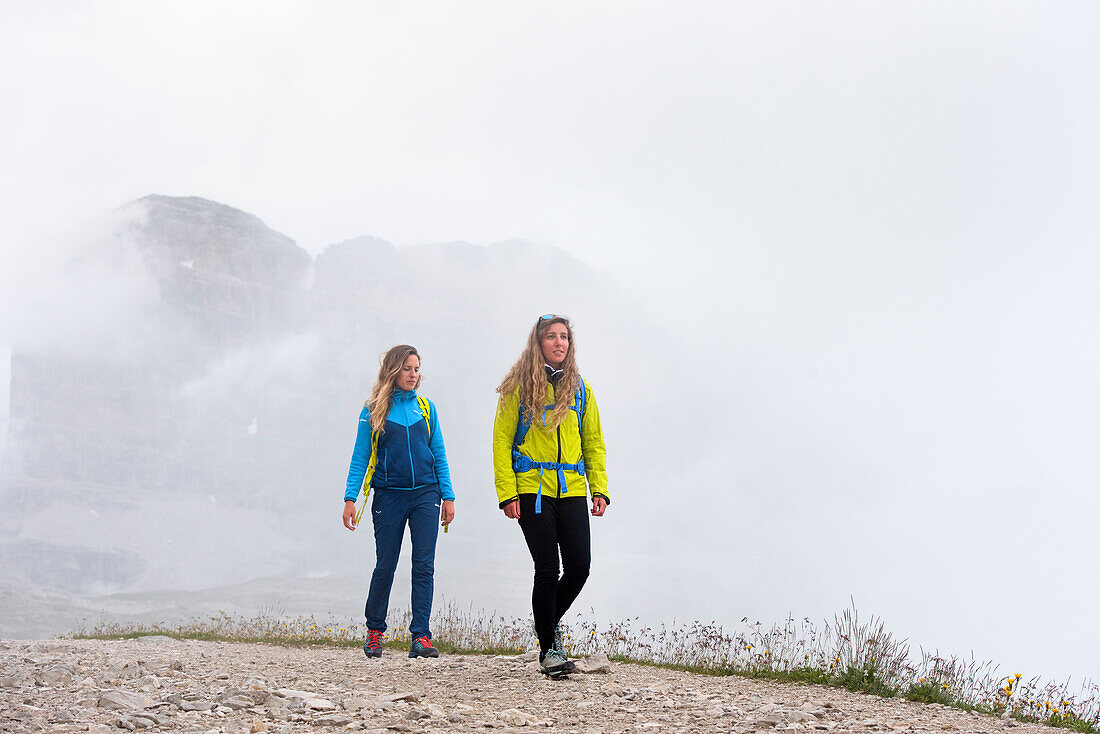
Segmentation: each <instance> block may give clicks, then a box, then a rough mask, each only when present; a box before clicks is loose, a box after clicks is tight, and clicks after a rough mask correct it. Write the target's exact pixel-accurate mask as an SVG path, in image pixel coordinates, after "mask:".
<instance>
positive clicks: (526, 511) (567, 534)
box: [519, 494, 592, 655]
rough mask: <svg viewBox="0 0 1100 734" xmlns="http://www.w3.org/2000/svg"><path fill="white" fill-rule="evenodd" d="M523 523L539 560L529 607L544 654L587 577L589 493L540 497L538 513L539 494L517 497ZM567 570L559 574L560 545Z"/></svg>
mask: <svg viewBox="0 0 1100 734" xmlns="http://www.w3.org/2000/svg"><path fill="white" fill-rule="evenodd" d="M519 511H520V515H519V526H520V528H521V529H522V530H523V537H524V538H525V539H526V540H527V548H528V549H530V551H531V558H532V560H534V562H535V588H534V590H533V591H532V592H531V608H532V610H533V611H534V615H535V633H536V634H538V636H539V647H540V648H542V654H543V655H545V654H546V651H547V650H549V649H550V648H551V647H552V646H553V644H554V627H556V626H557V624H558V622H560V621H561V618H562V617H563V616H565V613H566V612H567V611H568V610H569V606H570V605H571V604H572V603H573V600H574V599H576V598H577V594H579V593H581V588H582V587H584V582H585V581H586V580H588V570H589V567H590V566H591V565H592V542H591V541H592V536H591V534H590V532H589V529H588V498H586V497H565V498H560V499H555V498H553V497H547V496H546V495H543V496H542V513H541V514H538V515H536V514H535V495H533V494H521V495H520V496H519ZM559 547H560V548H561V565H562V568H563V573H562V574H561V577H560V578H559V577H558V548H559Z"/></svg>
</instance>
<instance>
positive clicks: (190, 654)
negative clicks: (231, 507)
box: [0, 637, 1054, 734]
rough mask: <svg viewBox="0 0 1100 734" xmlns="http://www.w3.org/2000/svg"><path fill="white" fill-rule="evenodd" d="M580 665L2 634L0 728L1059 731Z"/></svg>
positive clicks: (761, 685)
mask: <svg viewBox="0 0 1100 734" xmlns="http://www.w3.org/2000/svg"><path fill="white" fill-rule="evenodd" d="M588 662H589V667H591V668H592V669H593V671H592V672H591V673H588V674H577V675H573V676H571V677H569V678H568V679H566V680H561V681H551V680H547V679H545V678H544V677H543V676H541V675H539V673H538V672H537V669H538V665H537V662H535V661H534V660H533V659H532V654H531V653H528V654H527V655H521V656H518V657H510V656H494V657H490V656H477V655H445V656H443V657H441V658H439V659H436V660H425V659H416V660H410V659H408V658H407V657H406V656H405V654H404V653H402V652H400V651H396V650H386V651H385V654H384V655H383V657H382V658H381V659H378V660H368V659H366V658H365V657H364V656H363V654H362V652H361V651H359V650H356V649H336V648H328V647H281V646H276V645H249V644H229V643H218V642H197V641H192V640H173V639H170V638H167V637H146V638H140V639H138V640H125V641H100V640H49V641H37V642H35V641H13V640H0V730H4V731H17V732H37V731H48V732H92V733H93V734H115V733H117V732H118V731H120V730H131V731H136V730H149V731H183V732H233V733H234V734H236V733H244V732H263V731H267V732H279V733H283V732H305V731H338V730H350V731H376V732H393V731H398V732H435V731H485V730H505V731H510V730H518V729H521V728H523V729H524V730H525V731H530V730H531V729H530V727H536V729H537V728H539V727H550V728H552V729H553V730H554V731H560V732H570V733H575V734H588V733H589V732H635V731H642V732H649V731H652V732H666V731H667V732H697V731H708V732H709V731H716V732H743V731H756V730H776V729H778V730H786V731H790V730H798V731H806V732H815V731H832V732H943V731H951V732H954V731H959V732H992V731H1005V730H1009V729H1011V730H1013V732H1014V734H1015V733H1017V732H1019V733H1021V734H1022V733H1023V732H1032V731H1036V732H1038V731H1045V732H1048V733H1050V732H1053V731H1054V730H1053V729H1050V728H1049V727H1045V726H1041V725H1037V724H1020V723H1018V722H1016V721H1014V720H1002V719H997V718H992V717H988V716H980V715H977V714H968V713H965V712H962V711H958V710H955V709H950V708H946V707H944V706H938V705H925V704H915V703H911V702H908V701H904V700H899V699H885V698H878V697H875V696H866V695H862V694H855V693H849V692H847V691H841V690H837V689H833V688H825V687H821V686H812V685H791V684H784V683H775V682H771V681H758V680H749V679H744V678H738V677H721V678H720V677H712V676H701V675H693V674H691V673H682V672H678V671H670V670H661V669H658V668H650V667H643V666H638V665H625V664H622V665H621V664H617V663H610V664H608V663H606V660H600V659H599V658H593V659H591V660H590V661H588ZM600 671H603V672H600Z"/></svg>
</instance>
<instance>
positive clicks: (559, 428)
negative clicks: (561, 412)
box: [550, 386, 565, 499]
mask: <svg viewBox="0 0 1100 734" xmlns="http://www.w3.org/2000/svg"><path fill="white" fill-rule="evenodd" d="M551 387H553V386H551ZM550 394H551V395H552V396H553V397H554V402H557V395H558V389H557V388H556V387H553V390H552V391H551V393H550ZM558 464H561V424H560V423H559V424H558ZM561 476H565V475H564V474H562V475H561ZM558 499H561V482H558Z"/></svg>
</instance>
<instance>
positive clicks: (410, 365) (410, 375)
mask: <svg viewBox="0 0 1100 734" xmlns="http://www.w3.org/2000/svg"><path fill="white" fill-rule="evenodd" d="M419 379H420V357H417V356H416V355H415V354H410V355H409V356H408V357H405V364H403V365H402V366H401V374H399V375H398V376H397V386H398V387H399V388H401V389H402V390H406V391H408V390H415V389H416V383H417V381H418V380H419Z"/></svg>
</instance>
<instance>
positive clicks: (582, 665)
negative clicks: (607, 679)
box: [573, 653, 611, 675]
mask: <svg viewBox="0 0 1100 734" xmlns="http://www.w3.org/2000/svg"><path fill="white" fill-rule="evenodd" d="M573 664H574V665H576V666H577V672H578V673H585V674H588V675H591V674H593V673H610V672H611V661H610V660H608V659H607V656H606V655H604V654H603V653H596V654H595V655H589V656H588V657H586V658H579V659H577V660H574V661H573Z"/></svg>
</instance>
